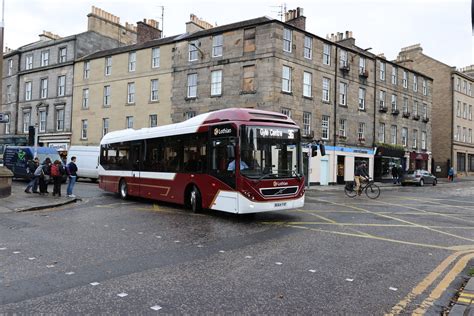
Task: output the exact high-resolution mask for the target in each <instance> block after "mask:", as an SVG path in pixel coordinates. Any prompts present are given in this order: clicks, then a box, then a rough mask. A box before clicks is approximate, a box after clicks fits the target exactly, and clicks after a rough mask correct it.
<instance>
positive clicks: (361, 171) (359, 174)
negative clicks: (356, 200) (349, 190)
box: [354, 161, 369, 195]
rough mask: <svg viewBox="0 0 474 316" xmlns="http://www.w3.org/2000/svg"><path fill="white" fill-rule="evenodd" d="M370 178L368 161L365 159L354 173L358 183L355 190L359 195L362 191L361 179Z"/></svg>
mask: <svg viewBox="0 0 474 316" xmlns="http://www.w3.org/2000/svg"><path fill="white" fill-rule="evenodd" d="M364 179H365V180H369V174H368V173H367V163H366V162H365V161H363V162H361V163H360V164H359V166H358V167H357V168H356V171H355V173H354V181H355V183H356V187H355V190H356V192H357V194H358V195H360V194H361V193H362V192H361V191H360V182H361V180H364Z"/></svg>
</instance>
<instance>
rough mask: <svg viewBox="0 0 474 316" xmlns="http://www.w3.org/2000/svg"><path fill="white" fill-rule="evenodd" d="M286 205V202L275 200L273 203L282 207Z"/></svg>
mask: <svg viewBox="0 0 474 316" xmlns="http://www.w3.org/2000/svg"><path fill="white" fill-rule="evenodd" d="M283 206H286V202H277V203H275V207H283Z"/></svg>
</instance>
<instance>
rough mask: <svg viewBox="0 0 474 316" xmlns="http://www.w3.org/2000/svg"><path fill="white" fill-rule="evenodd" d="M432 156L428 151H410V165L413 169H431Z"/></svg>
mask: <svg viewBox="0 0 474 316" xmlns="http://www.w3.org/2000/svg"><path fill="white" fill-rule="evenodd" d="M429 162H430V156H429V154H427V153H420V152H416V151H412V152H410V167H409V169H411V170H417V169H423V170H427V171H431V170H430V169H431V166H430V163H429Z"/></svg>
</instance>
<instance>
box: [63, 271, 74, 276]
mask: <svg viewBox="0 0 474 316" xmlns="http://www.w3.org/2000/svg"><path fill="white" fill-rule="evenodd" d="M65 274H67V275H73V274H76V272H72V271H69V272H66V273H65Z"/></svg>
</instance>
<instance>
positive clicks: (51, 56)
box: [0, 7, 139, 149]
mask: <svg viewBox="0 0 474 316" xmlns="http://www.w3.org/2000/svg"><path fill="white" fill-rule="evenodd" d="M119 22H120V20H119V18H118V17H116V16H114V15H112V14H110V13H107V12H105V11H103V10H101V9H98V8H95V7H92V12H91V13H90V14H89V15H88V30H87V31H86V32H84V33H80V34H77V35H72V36H67V37H60V36H58V35H54V34H52V33H50V32H43V34H41V35H40V40H39V41H38V42H35V43H32V44H28V45H25V46H22V47H20V48H18V49H16V50H13V51H8V52H7V53H6V54H4V56H3V65H4V66H3V83H2V88H3V91H4V94H3V96H2V112H3V113H5V114H7V115H8V116H9V119H10V122H9V123H6V124H4V127H3V126H2V129H0V143H1V144H3V145H5V144H8V145H24V144H27V141H28V140H27V138H28V132H29V128H30V126H35V125H36V126H37V133H38V141H39V142H40V143H43V144H44V145H45V146H49V147H56V148H61V149H67V148H68V147H69V145H70V144H71V134H72V129H71V106H72V100H73V76H74V74H73V72H74V61H75V60H76V59H78V58H81V57H82V56H84V55H87V54H90V53H92V52H95V51H101V50H104V49H107V48H112V47H117V46H122V45H126V44H128V43H130V42H133V41H136V40H137V31H139V30H137V28H136V27H134V26H132V25H131V24H127V25H126V26H122V25H120V24H119Z"/></svg>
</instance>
